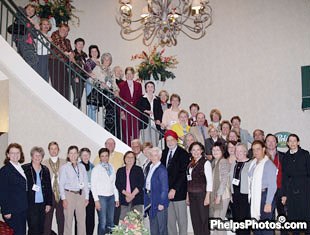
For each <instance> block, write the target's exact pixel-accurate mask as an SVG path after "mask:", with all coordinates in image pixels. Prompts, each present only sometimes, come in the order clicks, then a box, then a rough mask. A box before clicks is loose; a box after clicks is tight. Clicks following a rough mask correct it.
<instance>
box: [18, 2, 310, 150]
mask: <svg viewBox="0 0 310 235" xmlns="http://www.w3.org/2000/svg"><path fill="white" fill-rule="evenodd" d="M21 2H23V3H24V2H25V0H23V1H21ZM118 2H119V1H115V0H113V1H112V0H104V1H102V0H92V1H84V0H75V1H74V2H73V4H74V5H75V7H76V8H77V9H78V10H79V11H78V12H76V14H77V15H78V16H79V17H80V20H81V22H80V25H79V26H76V25H75V26H74V25H73V26H72V27H71V31H70V34H69V37H70V39H71V41H72V42H73V41H74V39H75V38H77V37H83V38H84V39H85V40H86V46H87V47H88V46H89V45H90V44H98V45H99V47H100V49H101V52H106V51H109V52H111V53H112V55H113V64H112V65H113V66H114V65H121V66H123V67H125V66H128V65H137V64H138V61H130V58H131V55H133V54H136V53H139V52H141V50H143V49H146V50H147V48H145V47H144V46H143V45H142V41H141V40H136V41H133V42H127V41H124V40H123V39H121V37H120V35H119V31H120V30H119V26H118V25H117V23H116V21H115V16H116V13H117V9H118ZM133 2H134V3H135V4H138V5H139V4H140V5H143V3H144V1H139V2H138V1H133ZM137 2H138V3H137ZM210 5H211V6H212V8H213V25H212V26H211V27H210V28H209V29H208V30H207V35H206V36H205V37H204V38H203V39H201V40H199V41H193V40H191V39H189V38H186V37H185V36H182V35H181V36H180V37H179V38H178V42H179V43H178V45H177V46H176V47H173V48H167V55H176V56H177V58H178V60H179V65H178V68H177V69H176V70H174V72H175V74H176V76H177V77H176V79H175V80H171V81H167V82H166V83H165V85H164V87H165V88H166V89H167V90H168V91H169V92H170V93H172V92H176V93H179V94H180V95H181V97H182V107H184V108H187V107H188V106H189V104H190V103H191V102H197V103H199V104H200V106H201V109H202V111H204V112H206V113H207V114H208V113H209V112H210V110H211V109H212V108H214V107H217V108H219V109H220V110H221V111H222V113H223V117H224V119H230V117H231V116H233V115H236V114H238V115H240V116H241V119H242V126H243V127H244V128H246V129H248V130H249V131H253V130H254V129H255V128H261V129H264V130H265V132H267V133H268V132H278V131H289V132H296V133H297V134H298V135H300V137H301V144H302V146H303V147H305V148H307V149H310V142H309V141H307V140H308V139H309V138H310V132H309V131H306V130H307V127H309V126H310V112H309V111H305V112H303V111H302V110H301V75H300V67H301V66H302V65H307V64H309V63H310V62H309V61H310V47H309V38H310V31H309V24H310V14H309V10H310V2H309V1H307V0H272V1H270V0H233V1H227V0H216V1H215V0H210ZM86 51H87V49H86Z"/></svg>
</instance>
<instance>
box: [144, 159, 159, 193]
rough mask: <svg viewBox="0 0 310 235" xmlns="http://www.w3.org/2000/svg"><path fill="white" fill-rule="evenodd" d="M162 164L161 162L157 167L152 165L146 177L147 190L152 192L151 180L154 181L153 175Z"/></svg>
mask: <svg viewBox="0 0 310 235" xmlns="http://www.w3.org/2000/svg"><path fill="white" fill-rule="evenodd" d="M160 163H161V162H160V161H159V162H157V163H156V164H155V165H154V164H151V166H150V171H149V173H148V175H147V177H146V181H145V188H146V189H147V190H151V179H152V176H153V173H154V171H155V170H156V168H157V167H159V166H160Z"/></svg>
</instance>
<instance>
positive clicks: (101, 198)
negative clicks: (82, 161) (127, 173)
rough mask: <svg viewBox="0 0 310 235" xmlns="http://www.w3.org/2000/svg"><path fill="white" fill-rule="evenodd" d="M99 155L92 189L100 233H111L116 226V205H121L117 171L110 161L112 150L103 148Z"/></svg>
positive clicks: (92, 175)
mask: <svg viewBox="0 0 310 235" xmlns="http://www.w3.org/2000/svg"><path fill="white" fill-rule="evenodd" d="M98 155H99V158H100V164H98V165H97V166H96V167H95V168H94V169H93V171H92V174H91V182H92V185H91V191H92V193H93V197H94V201H95V207H96V210H97V213H98V218H99V225H98V235H104V234H106V233H110V232H111V229H112V228H113V227H114V224H113V217H114V207H115V206H116V207H118V206H119V200H118V192H117V189H116V187H115V171H114V169H113V167H112V165H111V164H110V163H109V156H110V151H109V150H108V149H107V148H101V149H100V150H99V152H98Z"/></svg>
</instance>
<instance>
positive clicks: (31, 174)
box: [22, 163, 53, 206]
mask: <svg viewBox="0 0 310 235" xmlns="http://www.w3.org/2000/svg"><path fill="white" fill-rule="evenodd" d="M22 167H23V169H24V172H25V175H26V177H27V185H28V189H29V190H28V203H29V205H33V204H35V195H36V194H35V191H33V190H32V186H33V184H35V183H36V182H37V174H36V173H35V170H34V169H33V167H32V164H31V163H27V164H25V165H23V166H22ZM41 168H42V169H41V171H40V178H41V179H42V180H41V188H42V193H43V199H44V204H45V205H49V206H52V205H53V204H52V195H53V191H52V186H51V176H50V172H49V170H48V168H47V167H46V166H44V165H42V164H41Z"/></svg>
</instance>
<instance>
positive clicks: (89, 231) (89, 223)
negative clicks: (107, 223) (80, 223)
mask: <svg viewBox="0 0 310 235" xmlns="http://www.w3.org/2000/svg"><path fill="white" fill-rule="evenodd" d="M74 221H75V227H74V229H75V230H74V233H75V235H77V221H76V216H75V213H74ZM85 223H86V235H93V233H94V228H95V202H94V198H93V194H92V192H89V202H88V205H87V207H86V221H85Z"/></svg>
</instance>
